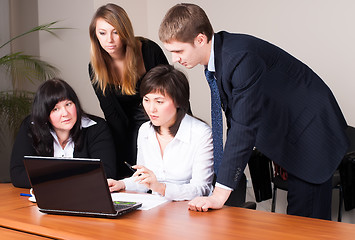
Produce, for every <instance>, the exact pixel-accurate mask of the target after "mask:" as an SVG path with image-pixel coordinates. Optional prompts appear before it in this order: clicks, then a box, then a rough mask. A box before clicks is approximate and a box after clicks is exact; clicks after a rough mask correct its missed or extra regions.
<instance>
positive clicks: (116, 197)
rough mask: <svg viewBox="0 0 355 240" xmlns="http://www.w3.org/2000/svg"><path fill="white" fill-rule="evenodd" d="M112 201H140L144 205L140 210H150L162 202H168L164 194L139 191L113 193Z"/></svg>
mask: <svg viewBox="0 0 355 240" xmlns="http://www.w3.org/2000/svg"><path fill="white" fill-rule="evenodd" d="M111 196H112V201H126V202H140V203H142V206H141V207H140V208H138V210H149V209H152V208H154V207H156V206H159V205H160V204H163V203H165V202H168V200H167V199H165V198H164V197H162V196H159V195H155V194H139V193H120V192H118V193H111Z"/></svg>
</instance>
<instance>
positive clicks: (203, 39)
mask: <svg viewBox="0 0 355 240" xmlns="http://www.w3.org/2000/svg"><path fill="white" fill-rule="evenodd" d="M194 42H195V44H196V45H204V44H206V43H207V36H206V35H205V34H203V33H199V34H198V35H197V36H196V37H195V40H194Z"/></svg>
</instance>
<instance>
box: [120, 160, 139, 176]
mask: <svg viewBox="0 0 355 240" xmlns="http://www.w3.org/2000/svg"><path fill="white" fill-rule="evenodd" d="M124 163H125V164H126V165H127V167H129V169H131V170H132V172H134V173H135V172H136V171H137V169H134V168H133V167H132V165H131V164H129V163H128V162H126V161H125V162H124ZM140 175H142V174H139V175H138V176H140Z"/></svg>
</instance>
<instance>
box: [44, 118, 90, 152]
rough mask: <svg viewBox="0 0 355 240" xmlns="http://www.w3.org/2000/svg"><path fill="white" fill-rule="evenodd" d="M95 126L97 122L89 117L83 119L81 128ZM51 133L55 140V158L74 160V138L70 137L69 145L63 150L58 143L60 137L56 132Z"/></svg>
mask: <svg viewBox="0 0 355 240" xmlns="http://www.w3.org/2000/svg"><path fill="white" fill-rule="evenodd" d="M95 124H96V122H95V121H94V120H91V119H90V118H88V117H82V118H81V127H82V128H88V127H90V126H92V125H95ZM50 132H51V134H52V136H53V138H54V141H53V151H54V157H65V158H72V157H73V155H74V142H73V141H72V138H71V137H69V139H68V143H67V144H66V145H65V147H64V149H63V148H62V147H61V145H60V143H59V141H58V136H57V134H56V133H55V131H53V130H50Z"/></svg>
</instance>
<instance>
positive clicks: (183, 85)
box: [140, 65, 190, 136]
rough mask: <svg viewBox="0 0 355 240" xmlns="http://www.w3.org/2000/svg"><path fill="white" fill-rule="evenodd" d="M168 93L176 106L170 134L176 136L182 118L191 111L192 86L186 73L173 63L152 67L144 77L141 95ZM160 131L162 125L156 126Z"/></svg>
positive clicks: (156, 129)
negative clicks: (176, 67) (172, 64)
mask: <svg viewBox="0 0 355 240" xmlns="http://www.w3.org/2000/svg"><path fill="white" fill-rule="evenodd" d="M152 92H153V93H161V94H162V95H164V96H165V95H168V96H169V97H170V98H171V99H172V100H173V102H174V104H175V106H176V110H177V113H176V120H175V123H174V124H173V125H172V126H170V127H169V131H170V134H171V135H172V136H175V135H176V133H177V131H178V129H179V126H180V123H181V120H182V119H183V118H184V116H185V114H186V113H188V114H189V113H190V101H189V99H190V86H189V81H188V80H187V78H186V76H185V74H184V73H183V72H181V71H179V70H177V69H175V68H174V67H173V66H171V65H159V66H157V67H155V68H152V69H151V70H150V71H149V72H148V73H147V74H146V75H145V76H144V78H143V80H142V83H141V86H140V94H141V97H144V96H145V95H147V94H149V93H152ZM154 129H155V131H156V132H158V133H160V127H158V126H154Z"/></svg>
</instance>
